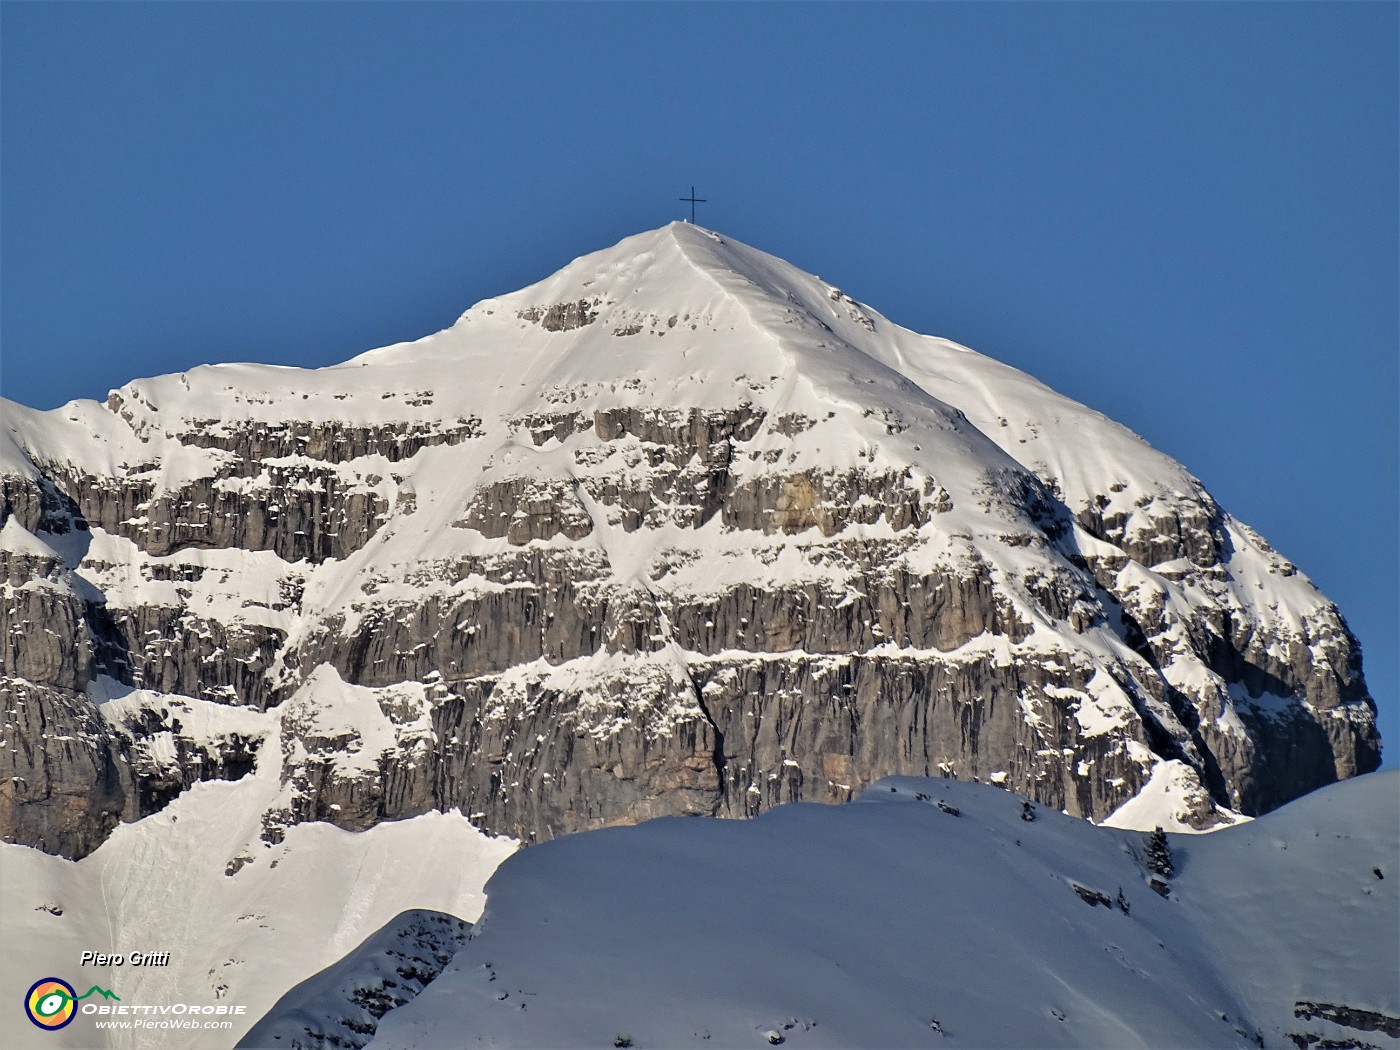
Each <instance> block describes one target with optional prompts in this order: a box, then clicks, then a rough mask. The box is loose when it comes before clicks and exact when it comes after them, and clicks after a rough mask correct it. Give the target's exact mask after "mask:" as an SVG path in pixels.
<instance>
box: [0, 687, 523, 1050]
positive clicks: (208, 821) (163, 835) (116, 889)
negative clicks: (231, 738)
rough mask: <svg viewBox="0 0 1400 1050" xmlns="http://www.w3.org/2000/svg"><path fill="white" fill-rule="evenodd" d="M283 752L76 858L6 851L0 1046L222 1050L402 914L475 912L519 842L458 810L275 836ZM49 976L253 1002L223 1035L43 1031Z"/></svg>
mask: <svg viewBox="0 0 1400 1050" xmlns="http://www.w3.org/2000/svg"><path fill="white" fill-rule="evenodd" d="M211 706H213V705H211ZM242 713H243V714H244V715H245V716H251V715H252V713H251V712H247V711H244V712H242ZM279 716H280V712H272V713H269V714H267V715H263V716H261V717H263V718H265V719H266V720H268V721H269V722H275V721H276V720H277V719H278V718H279ZM187 717H188V716H187ZM274 728H275V726H274ZM279 753H280V749H279V748H278V747H277V745H276V743H275V737H274V743H273V746H271V747H268V748H265V749H261V755H260V759H259V766H258V769H257V771H256V772H255V773H253V774H251V775H249V776H246V777H244V778H243V779H241V780H238V781H234V782H210V783H202V784H197V785H195V786H194V787H192V788H190V789H189V790H188V791H186V792H184V793H183V794H182V795H181V796H180V797H179V798H177V799H175V801H173V802H171V803H170V804H169V805H168V806H166V807H165V809H163V810H162V811H161V812H159V813H157V814H154V815H152V816H149V817H146V818H145V819H143V820H140V821H137V822H136V823H133V824H123V825H121V826H120V827H118V828H117V830H116V831H115V832H114V833H113V834H112V836H111V837H110V838H109V839H108V840H107V841H106V842H105V843H103V844H102V846H101V847H100V848H99V849H98V850H97V851H96V852H94V853H92V854H91V855H89V856H87V857H84V858H83V859H82V860H80V861H77V862H74V861H69V860H64V859H62V858H59V857H52V856H48V855H47V854H44V853H41V852H40V851H39V850H37V849H34V848H32V847H29V846H17V845H12V844H9V843H0V891H2V892H0V943H2V944H3V946H4V947H3V950H0V987H3V988H4V989H5V990H6V992H5V994H6V996H7V997H9V996H11V994H12V995H13V997H12V998H11V1000H10V1003H9V1005H8V1006H7V1007H6V1009H5V1011H4V1013H3V1015H2V1018H0V1047H4V1048H5V1050H14V1048H26V1047H34V1048H35V1050H39V1048H43V1050H56V1048H69V1050H72V1048H77V1047H82V1048H90V1047H98V1048H105V1047H113V1048H130V1050H164V1048H171V1050H174V1048H183V1047H188V1048H194V1050H220V1048H227V1047H230V1046H232V1045H233V1044H234V1043H235V1042H236V1041H237V1040H238V1038H239V1037H240V1036H241V1035H242V1034H243V1033H244V1032H245V1031H246V1030H247V1029H248V1028H249V1027H250V1026H251V1025H252V1024H253V1023H254V1022H255V1021H256V1020H257V1019H258V1017H259V1016H261V1015H262V1014H263V1013H264V1012H265V1011H266V1010H267V1009H268V1008H269V1007H270V1006H271V1005H272V1004H273V1003H274V1002H275V1001H276V1000H277V998H278V996H280V995H281V994H282V993H283V992H285V991H286V990H287V988H289V987H290V986H291V985H293V984H295V983H296V982H298V981H300V980H302V979H303V978H305V977H307V976H308V975H310V974H314V973H316V972H317V971H319V970H320V969H322V968H323V967H326V966H328V965H330V964H331V963H333V962H334V961H335V960H337V959H339V958H340V957H342V956H343V955H344V954H345V953H346V952H347V951H349V950H350V949H352V948H353V947H355V946H356V945H358V944H359V943H360V942H361V941H363V940H364V939H365V937H366V936H368V935H369V934H371V933H372V932H373V931H375V930H376V929H378V928H379V927H380V926H382V925H383V924H384V923H385V922H387V921H388V920H389V919H390V918H392V917H393V916H395V915H397V914H398V913H399V912H401V911H403V910H404V909H405V908H409V907H412V906H415V905H421V906H423V907H425V908H432V909H435V910H437V911H440V912H446V913H451V914H452V915H456V916H458V917H460V918H461V919H467V920H471V919H475V918H476V917H477V915H478V914H479V912H480V910H481V906H482V903H483V897H482V893H481V888H482V886H483V885H484V883H485V882H486V879H487V878H488V877H489V876H490V874H491V872H492V871H493V870H494V869H495V868H496V866H497V865H498V864H499V863H500V861H501V860H502V859H503V858H504V857H505V856H507V855H509V854H510V852H511V851H512V850H513V849H514V848H515V843H513V842H512V841H510V840H506V839H491V838H487V837H486V836H484V835H482V834H481V833H480V832H479V831H477V830H476V829H475V828H473V827H472V826H471V825H470V824H469V823H468V822H467V820H466V818H464V817H463V816H462V815H461V814H460V813H429V814H425V815H423V816H420V817H415V818H413V819H411V820H404V821H398V822H393V823H385V824H381V825H379V826H377V827H374V828H371V829H370V830H368V831H364V832H360V833H352V832H347V831H342V830H341V829H339V828H336V827H333V826H331V825H329V824H301V825H297V826H295V827H291V828H288V829H286V833H285V837H284V838H282V839H281V841H280V842H275V843H272V842H268V841H265V840H264V838H263V837H262V835H263V830H264V828H263V817H264V815H265V814H266V813H267V812H268V811H269V810H270V809H275V808H276V806H277V804H278V801H279V799H282V798H284V797H285V793H286V788H285V787H284V785H283V783H282V780H281V776H280V767H279V764H278V762H277V758H278V757H279ZM84 951H96V952H103V953H109V954H111V953H123V954H129V953H132V952H138V951H139V952H169V953H170V962H169V965H168V966H167V967H164V968H152V967H139V968H138V967H132V966H129V965H124V966H120V967H93V966H85V967H81V968H80V967H79V965H78V963H79V958H80V956H81V954H82V953H83V952H84ZM49 976H53V977H60V978H63V979H65V980H67V981H69V982H70V983H72V984H73V985H75V986H77V985H78V984H81V985H82V987H81V988H78V989H77V990H78V991H79V992H82V991H84V990H86V989H87V988H88V987H89V986H90V985H91V984H93V983H97V984H100V985H102V986H103V987H104V988H111V989H113V990H114V991H115V992H116V993H117V994H118V995H119V996H120V997H121V1000H122V1001H123V1002H125V1003H128V1004H130V1003H145V1004H173V1003H188V1004H196V1005H206V1004H219V1003H224V1004H243V1005H244V1006H246V1007H247V1012H246V1014H245V1015H243V1016H242V1017H240V1018H237V1019H236V1021H235V1027H234V1029H233V1030H232V1031H230V1032H221V1033H199V1032H189V1031H179V1030H154V1031H153V1030H146V1031H135V1030H132V1031H126V1032H122V1031H99V1030H98V1029H97V1028H96V1026H95V1024H94V1022H93V1020H92V1019H91V1018H87V1017H81V1016H80V1017H79V1018H78V1019H76V1020H75V1021H74V1022H73V1023H72V1024H70V1025H68V1026H67V1027H66V1028H63V1029H61V1030H60V1031H57V1032H43V1031H40V1030H39V1029H38V1028H36V1027H34V1026H32V1025H30V1024H29V1022H28V1021H26V1020H25V1019H24V1016H23V1014H22V1013H21V1012H20V1009H19V1006H18V1003H19V1000H20V998H21V993H22V992H23V991H24V989H26V988H28V987H29V986H30V985H31V984H33V983H34V981H36V980H38V979H39V978H41V977H49Z"/></svg>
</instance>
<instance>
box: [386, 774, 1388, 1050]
mask: <svg viewBox="0 0 1400 1050" xmlns="http://www.w3.org/2000/svg"><path fill="white" fill-rule="evenodd" d="M1397 788H1400V773H1397V772H1394V771H1390V772H1384V773H1377V774H1372V775H1369V776H1365V777H1361V778H1358V779H1356V780H1352V781H1348V782H1346V783H1344V784H1340V785H1337V786H1334V787H1329V788H1324V789H1322V790H1321V791H1318V792H1316V793H1314V794H1312V795H1309V796H1306V797H1305V798H1303V799H1300V800H1298V801H1296V802H1294V803H1291V804H1290V805H1289V806H1287V807H1285V808H1283V809H1281V810H1279V811H1276V812H1274V813H1272V814H1269V815H1267V816H1265V817H1262V818H1260V819H1258V820H1256V821H1253V822H1251V823H1249V824H1246V825H1244V826H1242V827H1237V828H1229V829H1226V830H1222V831H1219V832H1215V833H1212V834H1209V835H1196V836H1178V837H1172V838H1171V839H1170V842H1171V848H1172V852H1173V855H1174V860H1175V864H1176V874H1175V877H1174V878H1172V879H1171V880H1169V886H1170V896H1169V897H1167V898H1165V899H1164V898H1162V897H1160V896H1158V895H1157V893H1155V892H1154V891H1153V890H1152V889H1151V888H1149V886H1148V878H1149V875H1148V873H1147V871H1146V870H1145V868H1144V866H1143V863H1142V861H1141V859H1140V858H1141V856H1142V853H1143V846H1144V840H1145V836H1144V835H1142V834H1140V833H1133V832H1124V831H1119V830H1114V829H1108V828H1098V827H1094V826H1092V825H1090V824H1088V823H1085V822H1083V821H1078V820H1073V819H1070V818H1067V817H1064V816H1062V815H1060V814H1058V813H1052V812H1046V811H1044V810H1040V811H1039V812H1038V813H1037V819H1035V820H1034V821H1026V820H1023V819H1022V803H1021V799H1019V798H1018V797H1017V796H1015V795H1012V794H1010V793H1008V792H1003V791H999V790H997V789H995V788H991V787H987V786H984V785H973V784H967V783H959V782H952V781H946V780H932V779H913V778H895V779H891V780H888V781H882V782H880V783H878V784H876V785H874V786H872V787H871V788H870V789H869V790H868V791H867V792H866V793H865V794H864V795H863V796H862V797H861V798H860V799H859V800H858V801H857V802H856V803H853V804H851V805H847V806H840V807H824V806H813V805H807V804H797V805H790V806H784V807H780V808H778V809H775V810H771V811H769V812H767V813H765V814H763V815H762V816H760V817H758V818H756V819H754V820H752V821H749V822H744V823H732V822H719V821H711V820H707V819H705V818H668V819H662V820H657V821H652V822H649V823H646V824H643V825H640V826H638V827H633V828H620V829H608V830H603V831H597V832H587V833H583V834H580V835H574V836H569V837H566V838H563V839H559V840H556V841H554V842H551V843H547V844H545V845H542V846H539V847H536V848H533V849H529V850H525V851H523V852H521V853H519V854H517V855H516V856H514V857H512V858H511V859H510V860H508V861H507V862H506V863H505V864H504V865H503V866H502V867H501V869H500V870H499V871H498V872H497V874H496V875H495V876H494V877H493V878H492V880H491V882H490V884H489V885H488V888H487V893H488V901H487V907H486V911H485V914H484V915H483V917H482V919H481V921H480V922H479V923H478V924H477V925H476V927H475V929H474V930H473V934H472V939H471V940H470V941H469V942H468V943H467V944H466V946H465V947H464V948H462V950H461V951H460V952H459V953H458V954H457V956H456V958H455V959H454V960H453V961H452V963H451V965H450V966H449V967H448V969H447V970H446V971H445V972H444V974H443V975H442V976H441V977H440V978H439V979H438V980H437V981H436V982H434V983H433V984H431V985H429V987H428V988H427V989H426V990H425V991H424V992H423V993H422V995H420V996H419V997H418V998H417V999H415V1000H413V1001H412V1002H411V1003H409V1004H408V1005H406V1006H404V1007H402V1008H400V1009H398V1010H395V1011H392V1012H390V1013H389V1014H388V1015H386V1016H385V1018H384V1019H383V1021H382V1022H381V1024H380V1026H379V1030H378V1033H377V1035H376V1037H375V1039H374V1041H373V1042H372V1043H371V1044H370V1045H371V1046H372V1047H386V1048H395V1050H399V1048H410V1047H446V1046H454V1047H461V1046H533V1047H563V1046H611V1045H615V1043H614V1041H615V1039H617V1038H618V1037H625V1038H630V1039H631V1041H632V1043H633V1045H635V1046H638V1047H648V1046H651V1047H654V1046H697V1047H700V1046H715V1047H755V1048H757V1047H761V1046H765V1045H767V1044H768V1043H769V1042H771V1041H772V1040H771V1038H770V1037H769V1036H767V1035H766V1033H769V1032H773V1033H776V1034H777V1035H778V1036H780V1037H781V1039H782V1040H783V1043H784V1045H786V1046H790V1047H798V1048H802V1047H812V1048H815V1047H857V1046H870V1047H878V1046H901V1047H913V1046H935V1047H938V1046H949V1047H951V1046H970V1047H1026V1046H1038V1047H1054V1046H1066V1047H1068V1046H1080V1047H1085V1046H1090V1047H1130V1046H1146V1047H1187V1046H1211V1047H1218V1046H1249V1045H1260V1041H1262V1045H1264V1046H1269V1047H1281V1048H1286V1047H1291V1046H1293V1045H1294V1037H1295V1036H1296V1037H1299V1038H1302V1039H1304V1040H1305V1042H1306V1040H1307V1039H1308V1038H1309V1037H1316V1038H1315V1039H1314V1040H1313V1041H1314V1042H1316V1041H1317V1039H1332V1040H1341V1039H1345V1038H1354V1039H1357V1040H1359V1041H1360V1042H1359V1043H1352V1044H1344V1043H1340V1042H1334V1043H1333V1044H1332V1045H1352V1046H1356V1045H1366V1044H1369V1045H1374V1046H1380V1047H1392V1048H1393V1047H1396V1046H1400V983H1397V981H1396V975H1397V962H1398V961H1400V895H1397V889H1400V841H1398V836H1397V826H1400V825H1398V822H1397V816H1398V814H1397V798H1398V797H1400V795H1397ZM940 804H941V805H940ZM953 809H955V810H957V811H958V812H957V813H953V812H950V811H949V810H953ZM1382 876H1384V877H1382ZM1120 893H1121V895H1122V899H1123V901H1125V902H1126V908H1123V907H1120V906H1119V905H1118V903H1117V902H1118V898H1119V894H1120ZM1307 1004H1311V1005H1307ZM1347 1011H1350V1013H1348V1012H1347ZM1300 1013H1301V1014H1303V1015H1305V1016H1298V1014H1300ZM1309 1014H1311V1015H1313V1016H1306V1015H1309ZM1329 1016H1330V1017H1332V1018H1336V1017H1341V1018H1344V1019H1346V1020H1347V1021H1348V1024H1347V1025H1344V1024H1339V1023H1337V1022H1336V1021H1335V1020H1328V1019H1327V1018H1328V1017H1329ZM1368 1025H1371V1026H1373V1027H1371V1028H1368V1027H1367V1026H1368ZM1374 1026H1379V1028H1376V1027H1374ZM1387 1028H1388V1029H1389V1030H1390V1034H1389V1035H1387V1034H1386V1031H1385V1029H1387Z"/></svg>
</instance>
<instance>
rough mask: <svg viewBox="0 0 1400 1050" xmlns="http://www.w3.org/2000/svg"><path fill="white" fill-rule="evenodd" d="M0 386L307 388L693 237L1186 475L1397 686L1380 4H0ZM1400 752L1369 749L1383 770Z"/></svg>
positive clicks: (1393, 178)
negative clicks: (595, 260)
mask: <svg viewBox="0 0 1400 1050" xmlns="http://www.w3.org/2000/svg"><path fill="white" fill-rule="evenodd" d="M0 30H2V31H3V37H0V70H2V72H0V77H2V78H3V82H2V83H0V87H2V88H3V98H0V108H2V113H0V116H2V117H3V127H2V128H0V132H2V137H0V150H2V151H3V152H2V153H0V296H3V313H2V314H0V318H3V320H0V346H2V347H3V373H2V374H0V381H2V382H3V392H4V394H5V396H7V397H10V398H14V399H16V400H18V401H21V402H24V403H26V404H29V405H35V406H39V407H52V406H54V405H57V404H59V403H61V402H63V401H65V400H67V399H69V398H72V397H78V396H83V397H103V396H105V393H106V391H107V390H108V388H110V387H115V386H118V385H120V384H122V383H124V382H126V381H127V380H129V379H132V378H134V377H137V376H142V375H150V374H155V373H160V372H168V371H174V370H178V369H184V368H188V367H190V366H192V365H195V364H198V363H200V362H206V361H219V360H235V359H237V360H254V361H270V362H282V363H288V364H301V365H320V364H326V363H330V362H333V361H337V360H341V359H343V358H345V357H347V356H349V355H351V354H353V353H356V352H358V351H360V350H363V349H366V348H369V347H371V346H376V345H382V344H385V343H390V342H394V341H396V340H400V339H408V338H413V337H417V336H420V335H423V334H426V333H428V332H430V331H433V330H435V329H437V328H440V327H443V326H444V325H446V324H448V323H450V322H451V321H452V320H453V319H454V318H455V317H456V316H457V315H458V314H459V313H460V312H461V311H462V310H464V309H465V308H466V307H467V306H468V305H470V304H471V303H472V302H474V301H475V300H477V299H479V298H482V297H484V296H487V295H492V294H497V293H500V292H504V291H507V290H510V289H513V288H516V287H519V286H521V285H523V284H525V283H527V282H530V281H533V280H535V279H537V278H539V277H542V276H544V275H545V274H547V273H549V272H550V271H552V270H554V269H555V268H557V267H558V266H559V265H561V264H563V263H564V262H566V261H568V260H569V259H571V258H573V257H574V256H576V255H579V254H582V253H583V252H586V251H589V250H592V249H595V248H599V247H603V246H605V245H608V244H611V243H613V242H615V241H617V240H618V239H620V238H621V237H623V236H625V235H627V234H629V233H633V232H636V231H638V230H641V229H644V228H648V227H653V226H658V225H661V224H662V223H664V222H667V221H669V220H671V219H674V218H679V217H681V216H682V215H683V213H684V212H683V209H684V207H685V206H684V205H681V204H680V203H678V202H677V200H676V198H677V197H680V196H682V195H683V194H684V193H685V192H686V191H687V189H688V187H689V186H690V185H691V184H692V183H694V184H695V185H696V186H697V187H698V189H699V191H700V196H702V197H708V198H709V201H710V203H708V204H706V205H702V206H701V212H700V218H701V221H702V223H705V224H707V225H710V226H713V227H715V228H717V229H719V230H722V231H724V232H726V233H729V234H731V235H733V236H735V237H737V238H739V239H741V240H744V241H746V242H748V243H750V244H753V245H755V246H757V247H760V248H763V249H766V250H768V251H771V252H774V253H776V254H778V255H782V256H784V257H786V258H788V259H791V260H792V261H793V262H795V263H797V264H798V265H800V266H802V267H804V268H806V269H808V270H811V271H814V272H817V273H819V274H821V275H822V276H824V277H826V278H828V279H829V280H832V281H834V282H836V283H838V284H840V285H841V286H842V287H843V288H844V289H846V290H847V291H849V292H850V293H851V294H853V295H855V296H857V297H858V298H862V299H865V300H866V301H868V302H870V303H871V304H872V305H873V306H875V307H876V308H878V309H879V310H881V311H882V312H884V313H885V314H887V315H888V316H889V317H891V318H892V319H894V320H896V321H899V322H900V323H902V324H905V325H908V326H910V327H913V328H917V329H919V330H922V331H926V332H931V333H935V334H939V335H946V336H949V337H951V338H954V339H957V340H959V341H961V342H964V343H967V344H969V345H971V346H973V347H975V348H977V349H979V350H981V351H983V352H985V353H989V354H992V355H993V356H996V357H999V358H1001V359H1002V360H1005V361H1008V362H1010V363H1012V364H1015V365H1017V366H1018V367H1020V368H1023V369H1025V370H1027V371H1029V372H1031V373H1033V374H1034V375H1036V376H1038V377H1039V378H1041V379H1043V380H1045V381H1046V382H1048V383H1049V384H1050V385H1052V386H1054V387H1056V388H1058V389H1059V390H1061V391H1063V392H1065V393H1067V394H1070V395H1071V396H1073V397H1076V398H1078V399H1080V400H1082V401H1085V402H1087V403H1088V404H1090V405H1092V406H1094V407H1096V408H1098V409H1101V410H1102V411H1104V412H1106V413H1108V414H1109V415H1111V416H1113V417H1115V418H1117V419H1119V420H1121V421H1122V422H1124V423H1126V424H1128V425H1129V426H1131V427H1132V428H1133V429H1135V430H1136V431H1138V432H1139V433H1141V434H1142V435H1144V436H1145V437H1147V438H1148V439H1149V440H1150V441H1152V442H1153V443H1154V444H1155V445H1157V447H1159V448H1161V449H1163V450H1165V451H1166V452H1169V453H1170V454H1172V455H1174V456H1176V457H1177V458H1178V459H1180V460H1181V461H1182V462H1184V463H1185V464H1186V465H1187V466H1188V467H1189V468H1190V469H1191V470H1192V471H1193V472H1194V473H1196V474H1197V475H1198V476H1199V477H1200V478H1202V480H1204V481H1205V483H1206V484H1207V486H1208V487H1209V488H1210V489H1211V490H1212V492H1214V493H1215V495H1216V496H1217V497H1218V498H1219V499H1220V500H1221V501H1222V502H1223V503H1224V505H1225V506H1226V507H1228V508H1229V509H1230V510H1232V511H1233V512H1234V513H1235V514H1237V515H1238V516H1239V517H1241V518H1243V519H1244V520H1246V521H1248V522H1250V523H1251V524H1253V525H1254V526H1255V527H1257V528H1258V529H1259V530H1260V531H1261V532H1262V533H1263V534H1264V535H1265V536H1266V537H1268V538H1269V540H1270V541H1271V542H1273V543H1274V545H1275V546H1277V547H1278V548H1279V549H1280V550H1282V551H1283V552H1284V553H1285V554H1286V555H1288V556H1289V557H1290V558H1292V559H1294V560H1295V561H1297V562H1298V563H1299V564H1300V565H1301V566H1302V568H1303V569H1304V571H1306V572H1307V573H1308V574H1309V575H1311V576H1312V577H1313V579H1314V580H1316V581H1317V582H1318V584H1319V585H1320V586H1321V587H1322V588H1323V590H1324V591H1326V593H1327V594H1328V595H1329V596H1331V597H1332V598H1333V599H1334V600H1336V601H1337V603H1338V604H1339V605H1340V606H1341V608H1342V610H1343V612H1344V613H1345V614H1346V616H1347V617H1348V619H1349V621H1350V622H1351V624H1352V626H1353V629H1354V630H1355V631H1356V633H1357V634H1358V636H1359V637H1360V638H1361V640H1362V643H1363V646H1364V648H1365V658H1366V669H1367V674H1368V678H1369V680H1370V683H1371V686H1372V690H1373V692H1374V694H1375V695H1376V697H1377V700H1378V702H1379V703H1380V706H1381V710H1382V715H1383V723H1382V727H1383V728H1382V731H1383V733H1385V734H1386V736H1387V737H1388V738H1389V739H1390V740H1391V742H1392V743H1391V747H1392V748H1393V749H1395V751H1394V753H1396V754H1400V696H1397V659H1396V650H1397V638H1400V626H1398V625H1397V616H1396V609H1397V597H1396V595H1397V578H1398V577H1400V571H1398V570H1397V551H1398V550H1400V538H1398V537H1397V520H1400V508H1397V484H1400V482H1398V481H1397V479H1398V478H1400V464H1397V449H1398V448H1400V436H1398V435H1397V426H1396V420H1397V403H1398V402H1400V379H1397V358H1398V357H1400V348H1398V347H1397V313H1398V312H1400V310H1398V307H1397V284H1400V280H1398V279H1397V225H1398V224H1400V223H1398V221H1397V190H1396V187H1397V184H1400V173H1397V126H1400V114H1397V81H1400V70H1398V69H1397V54H1400V41H1398V40H1397V6H1396V5H1395V4H1392V3H1370V4H1346V3H1332V4H1302V3H1288V4H1278V5H1276V4H1269V3H1238V4H1216V5H1196V4H1190V3H1173V4H1148V3H1141V4H1139V3H1121V4H1114V3H1093V4H1067V5H1059V4H1031V5H1022V4H947V5H914V4H901V5H889V6H886V5H880V4H861V5H853V6H847V5H840V4H831V5H812V6H808V5H797V4H782V5H772V6H768V5H759V4H747V5H742V6H739V5H734V6H730V5H718V4H714V5H683V4H665V5H638V6H633V5H622V4H612V5H593V4H570V5H567V6H554V5H550V4H523V5H504V6H496V5H485V4H470V5H469V4H426V5H421V6H420V5H416V4H405V3H400V4H312V3H306V4H255V3H242V4H233V3H230V4H210V5H204V4H200V5H193V4H170V5H167V4H163V3H147V4H30V3H18V2H12V0H11V2H5V3H4V4H3V6H0ZM1394 762H1395V758H1394V757H1393V756H1392V758H1391V759H1390V761H1388V762H1387V765H1393V764H1394Z"/></svg>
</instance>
